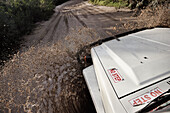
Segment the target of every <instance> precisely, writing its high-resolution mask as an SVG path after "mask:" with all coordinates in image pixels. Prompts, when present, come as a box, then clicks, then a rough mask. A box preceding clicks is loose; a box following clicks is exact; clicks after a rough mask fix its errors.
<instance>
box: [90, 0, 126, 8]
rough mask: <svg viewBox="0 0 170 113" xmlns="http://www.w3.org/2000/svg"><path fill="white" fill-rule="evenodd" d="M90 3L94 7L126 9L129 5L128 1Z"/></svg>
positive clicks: (111, 0)
mask: <svg viewBox="0 0 170 113" xmlns="http://www.w3.org/2000/svg"><path fill="white" fill-rule="evenodd" d="M89 2H90V3H92V4H94V5H101V6H109V7H117V8H120V7H126V6H127V5H128V2H127V0H116V1H115V2H114V0H90V1H89Z"/></svg>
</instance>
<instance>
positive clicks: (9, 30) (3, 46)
mask: <svg viewBox="0 0 170 113" xmlns="http://www.w3.org/2000/svg"><path fill="white" fill-rule="evenodd" d="M64 1H67V0H63V1H62V2H64ZM62 2H61V0H2V1H0V64H2V62H3V61H4V60H6V59H8V58H9V57H10V54H13V53H14V52H15V51H14V50H17V49H18V48H19V45H20V44H19V43H20V41H21V38H20V37H21V36H22V35H24V34H28V33H30V31H31V30H32V28H33V26H34V23H35V22H38V21H42V20H46V19H48V18H49V17H50V16H51V15H52V13H53V9H54V8H55V5H57V4H59V3H60V4H61V3H62Z"/></svg>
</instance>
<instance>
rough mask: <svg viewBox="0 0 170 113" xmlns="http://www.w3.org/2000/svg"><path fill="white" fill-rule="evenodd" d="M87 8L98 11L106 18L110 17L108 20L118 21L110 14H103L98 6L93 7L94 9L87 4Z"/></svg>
mask: <svg viewBox="0 0 170 113" xmlns="http://www.w3.org/2000/svg"><path fill="white" fill-rule="evenodd" d="M87 9H89V10H93V11H95V12H98V13H99V14H100V15H102V16H105V17H107V18H108V19H110V20H112V21H119V20H117V19H115V18H113V17H112V16H111V15H109V14H105V12H103V11H102V10H101V9H99V8H95V9H94V8H93V7H91V6H89V7H87ZM98 10H100V11H98Z"/></svg>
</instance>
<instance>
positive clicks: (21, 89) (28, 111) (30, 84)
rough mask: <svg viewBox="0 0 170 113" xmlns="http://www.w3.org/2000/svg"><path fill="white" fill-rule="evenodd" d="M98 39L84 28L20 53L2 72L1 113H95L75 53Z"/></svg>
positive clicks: (91, 31)
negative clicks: (56, 41)
mask: <svg viewBox="0 0 170 113" xmlns="http://www.w3.org/2000/svg"><path fill="white" fill-rule="evenodd" d="M87 33H88V34H89V35H87ZM73 36H74V37H76V38H74V37H73ZM82 36H83V37H84V38H82ZM96 36H97V35H96V34H95V32H93V30H91V29H87V28H86V29H84V28H82V29H79V30H78V32H77V30H76V32H75V33H73V32H72V34H71V35H68V36H67V37H66V38H65V39H64V41H59V42H58V43H55V44H47V45H39V46H36V47H31V48H29V49H28V50H26V51H25V52H22V53H18V54H16V55H15V56H14V57H13V58H12V59H11V60H10V61H9V62H8V63H6V65H5V66H4V68H3V69H2V71H1V73H0V79H1V80H0V88H1V89H0V113H95V108H94V106H93V103H92V100H91V97H90V95H89V92H88V89H87V86H86V84H85V81H84V78H83V75H82V70H81V68H82V67H81V65H80V64H79V63H78V62H77V58H76V56H75V54H76V52H77V51H78V50H79V48H81V47H82V46H84V45H87V44H89V43H90V42H93V41H94V39H93V38H91V37H96ZM77 38H81V39H79V40H77ZM87 39H88V41H87ZM96 39H97V38H96Z"/></svg>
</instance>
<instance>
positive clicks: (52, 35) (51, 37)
mask: <svg viewBox="0 0 170 113" xmlns="http://www.w3.org/2000/svg"><path fill="white" fill-rule="evenodd" d="M61 18H62V15H60V17H59V19H58V21H57V23H56V24H55V26H54V29H53V31H52V33H51V35H50V38H49V39H48V42H50V41H51V40H53V39H54V35H55V33H56V31H57V28H58V24H59V23H60V20H61Z"/></svg>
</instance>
